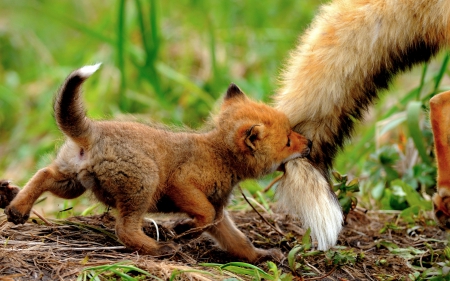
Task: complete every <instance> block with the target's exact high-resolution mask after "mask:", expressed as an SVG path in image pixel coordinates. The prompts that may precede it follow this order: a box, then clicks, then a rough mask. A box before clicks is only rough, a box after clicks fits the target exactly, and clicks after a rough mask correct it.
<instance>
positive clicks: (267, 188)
mask: <svg viewBox="0 0 450 281" xmlns="http://www.w3.org/2000/svg"><path fill="white" fill-rule="evenodd" d="M282 177H283V175H279V176H278V177H276V178H274V179H273V180H272V181H271V182H270V183H269V185H268V186H267V187H266V188H264V190H263V193H266V192H267V191H269V189H271V188H272V186H273V185H274V184H276V183H277V182H278V181H279V180H280V179H281V178H282Z"/></svg>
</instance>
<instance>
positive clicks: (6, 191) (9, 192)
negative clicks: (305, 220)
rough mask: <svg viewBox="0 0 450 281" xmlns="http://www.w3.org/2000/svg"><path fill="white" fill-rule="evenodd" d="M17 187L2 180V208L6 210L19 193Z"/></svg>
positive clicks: (0, 181)
mask: <svg viewBox="0 0 450 281" xmlns="http://www.w3.org/2000/svg"><path fill="white" fill-rule="evenodd" d="M19 190H20V189H19V188H18V187H17V186H14V185H11V183H10V182H9V181H7V180H0V208H1V209H4V208H6V206H8V205H9V203H11V201H12V200H13V199H14V197H16V195H17V193H19Z"/></svg>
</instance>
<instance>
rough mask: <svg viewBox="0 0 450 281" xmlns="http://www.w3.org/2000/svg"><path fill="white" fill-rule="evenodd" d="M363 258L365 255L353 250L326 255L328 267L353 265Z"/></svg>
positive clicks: (336, 251)
mask: <svg viewBox="0 0 450 281" xmlns="http://www.w3.org/2000/svg"><path fill="white" fill-rule="evenodd" d="M362 258H363V255H361V254H357V253H354V252H353V249H349V250H346V249H342V250H330V251H328V252H326V253H325V262H326V263H327V264H328V265H330V266H331V265H334V266H343V265H353V264H355V263H356V262H357V261H359V260H360V259H362Z"/></svg>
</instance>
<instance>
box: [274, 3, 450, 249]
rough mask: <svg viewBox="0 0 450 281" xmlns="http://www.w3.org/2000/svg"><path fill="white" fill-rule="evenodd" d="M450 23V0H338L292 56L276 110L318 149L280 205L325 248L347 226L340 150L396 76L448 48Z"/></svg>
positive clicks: (283, 191) (290, 176)
mask: <svg viewBox="0 0 450 281" xmlns="http://www.w3.org/2000/svg"><path fill="white" fill-rule="evenodd" d="M449 22H450V1H448V0H398V1H394V0H335V1H333V2H332V3H330V4H328V5H325V6H323V7H322V9H321V11H320V13H319V14H318V16H317V17H316V18H315V20H314V21H313V23H312V25H311V27H310V28H309V30H307V32H306V33H305V34H304V35H303V36H302V37H301V40H300V43H299V45H298V47H297V49H296V50H295V51H293V53H292V54H291V57H290V59H289V60H288V63H287V66H286V67H285V70H284V72H283V75H282V85H281V88H280V89H279V91H278V93H277V94H276V97H275V100H276V108H277V109H279V110H280V111H282V112H284V113H286V115H287V116H288V118H289V120H290V122H291V126H292V127H293V128H294V130H295V131H297V132H299V133H301V134H303V135H305V136H306V137H307V138H309V139H311V140H312V141H313V148H312V151H311V154H310V156H309V157H308V161H306V160H304V159H302V160H295V161H293V162H292V163H289V164H288V165H287V166H286V175H285V177H284V178H283V179H282V181H281V183H280V186H279V188H278V194H279V197H280V202H279V203H280V205H281V206H282V207H283V209H285V210H287V211H288V212H291V213H293V214H294V215H296V216H298V217H300V218H301V219H303V220H304V221H303V223H304V226H305V227H311V230H312V231H311V233H312V236H313V237H314V238H315V239H316V240H317V241H318V248H319V249H322V250H325V249H328V248H329V247H330V246H332V245H334V244H335V243H336V241H337V236H338V234H339V232H340V230H341V227H342V216H341V215H340V213H341V209H340V206H339V202H338V201H337V200H336V199H335V196H334V194H333V193H332V192H331V191H330V178H329V169H330V168H331V166H332V163H333V159H334V157H335V155H336V153H337V151H338V149H339V148H341V147H342V145H343V144H344V141H345V140H346V139H348V138H349V137H350V135H351V133H352V131H353V127H354V122H355V121H358V120H360V119H362V116H363V114H364V112H365V111H366V109H367V108H368V106H370V105H371V104H372V103H373V102H374V100H376V98H377V95H378V92H379V91H380V90H383V89H386V88H387V87H388V84H389V81H390V80H391V78H392V77H393V76H394V75H395V74H397V73H399V72H401V71H404V70H408V69H409V68H410V67H411V66H413V65H415V64H417V63H421V62H425V61H428V60H429V59H430V58H431V57H433V56H434V55H435V54H436V53H437V52H438V51H439V50H441V49H442V48H444V47H446V46H448V43H449V38H450V23H449ZM305 194H314V196H304V195H305ZM311 198H312V200H311ZM298 206H302V207H301V208H299V207H298Z"/></svg>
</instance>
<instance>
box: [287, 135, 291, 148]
mask: <svg viewBox="0 0 450 281" xmlns="http://www.w3.org/2000/svg"><path fill="white" fill-rule="evenodd" d="M286 146H287V147H290V146H291V139H290V138H289V137H288V142H287V144H286Z"/></svg>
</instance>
